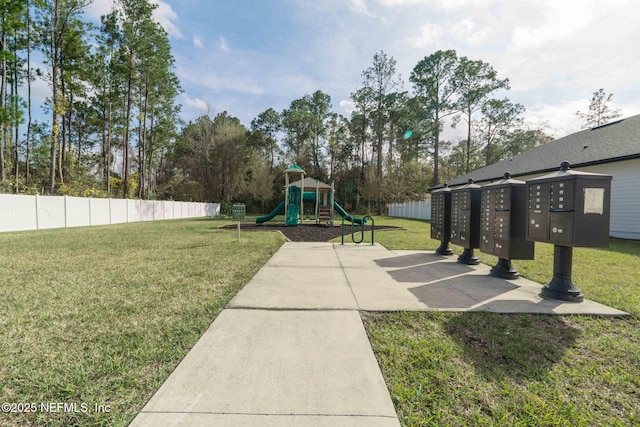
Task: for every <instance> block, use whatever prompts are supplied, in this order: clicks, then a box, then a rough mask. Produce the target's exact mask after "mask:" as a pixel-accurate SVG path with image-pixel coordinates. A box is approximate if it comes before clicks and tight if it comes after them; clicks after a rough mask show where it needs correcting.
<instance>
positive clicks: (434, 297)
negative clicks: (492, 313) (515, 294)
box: [409, 275, 518, 309]
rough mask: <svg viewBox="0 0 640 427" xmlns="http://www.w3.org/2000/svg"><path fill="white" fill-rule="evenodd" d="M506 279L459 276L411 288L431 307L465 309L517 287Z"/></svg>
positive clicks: (414, 293) (413, 292) (417, 296)
mask: <svg viewBox="0 0 640 427" xmlns="http://www.w3.org/2000/svg"><path fill="white" fill-rule="evenodd" d="M517 288H518V286H516V285H514V284H513V283H509V282H508V281H506V280H501V279H496V278H495V277H490V276H476V275H474V276H473V280H469V277H467V276H458V277H453V278H451V279H447V280H443V281H441V282H437V283H432V284H428V285H423V286H418V287H416V288H411V289H409V290H410V291H411V293H412V294H413V295H415V296H416V298H418V300H420V302H421V303H423V304H425V305H427V306H429V307H431V308H443V309H447V308H449V309H452V308H457V309H465V308H471V307H473V306H474V305H476V304H479V303H481V302H483V301H486V300H488V299H491V298H495V297H497V296H500V295H502V294H504V293H507V292H509V291H512V290H514V289H517Z"/></svg>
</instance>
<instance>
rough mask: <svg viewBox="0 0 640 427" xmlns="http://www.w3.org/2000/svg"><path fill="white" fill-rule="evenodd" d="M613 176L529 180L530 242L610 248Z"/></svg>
mask: <svg viewBox="0 0 640 427" xmlns="http://www.w3.org/2000/svg"><path fill="white" fill-rule="evenodd" d="M611 179H612V177H611V175H602V174H595V173H587V172H577V171H573V170H571V169H569V162H563V163H562V166H561V168H560V170H559V171H558V172H554V173H551V174H549V175H544V176H541V177H539V178H533V179H530V180H528V181H527V187H528V193H529V194H528V206H527V207H528V209H527V239H529V240H534V241H537V242H545V243H552V244H554V245H560V246H570V247H595V248H602V247H608V246H609V218H610V215H611V212H610V204H611Z"/></svg>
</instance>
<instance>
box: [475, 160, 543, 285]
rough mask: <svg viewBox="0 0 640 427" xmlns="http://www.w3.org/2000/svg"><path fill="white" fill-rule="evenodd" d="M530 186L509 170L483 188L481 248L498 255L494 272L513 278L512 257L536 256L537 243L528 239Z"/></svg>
mask: <svg viewBox="0 0 640 427" xmlns="http://www.w3.org/2000/svg"><path fill="white" fill-rule="evenodd" d="M527 196H528V192H527V185H526V183H525V182H524V181H518V180H515V179H512V178H511V174H510V173H509V172H506V173H505V174H504V177H503V179H502V180H500V181H498V182H495V183H492V184H487V185H485V186H484V187H482V202H481V204H482V206H483V209H482V218H481V223H482V241H481V245H480V250H481V251H482V252H486V253H489V254H492V255H495V256H497V257H498V259H499V260H498V264H497V265H496V266H495V267H493V268H492V269H491V274H492V275H494V276H498V277H504V278H508V279H514V278H517V277H518V273H517V271H516V270H515V269H514V268H513V267H512V266H511V260H512V259H533V252H534V243H533V242H532V241H528V240H527V218H526V210H527V207H528V205H527V202H528V200H527V199H528V197H527Z"/></svg>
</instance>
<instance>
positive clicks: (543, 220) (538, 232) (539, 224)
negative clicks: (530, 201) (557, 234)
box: [527, 211, 549, 242]
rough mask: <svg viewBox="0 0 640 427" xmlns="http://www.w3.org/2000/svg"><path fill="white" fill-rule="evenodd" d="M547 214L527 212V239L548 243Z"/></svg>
mask: <svg viewBox="0 0 640 427" xmlns="http://www.w3.org/2000/svg"><path fill="white" fill-rule="evenodd" d="M548 216H549V214H548V213H547V212H535V211H529V214H528V215H527V219H528V220H529V223H528V224H527V239H529V240H535V241H538V242H549V218H548Z"/></svg>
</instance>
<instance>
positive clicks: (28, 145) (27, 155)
mask: <svg viewBox="0 0 640 427" xmlns="http://www.w3.org/2000/svg"><path fill="white" fill-rule="evenodd" d="M30 3H31V1H30V0H27V135H26V141H25V145H26V147H25V148H26V153H25V169H26V170H25V175H24V185H25V186H28V185H29V161H30V155H31V151H30V150H31V4H30Z"/></svg>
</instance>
